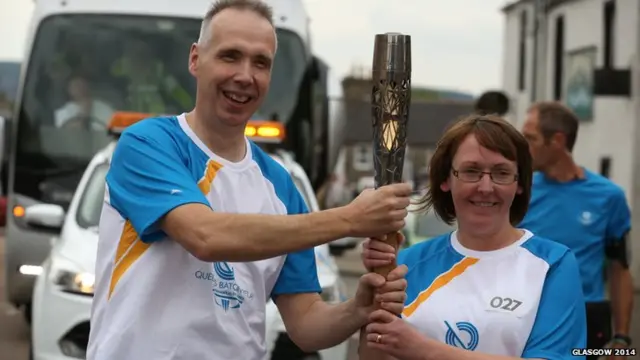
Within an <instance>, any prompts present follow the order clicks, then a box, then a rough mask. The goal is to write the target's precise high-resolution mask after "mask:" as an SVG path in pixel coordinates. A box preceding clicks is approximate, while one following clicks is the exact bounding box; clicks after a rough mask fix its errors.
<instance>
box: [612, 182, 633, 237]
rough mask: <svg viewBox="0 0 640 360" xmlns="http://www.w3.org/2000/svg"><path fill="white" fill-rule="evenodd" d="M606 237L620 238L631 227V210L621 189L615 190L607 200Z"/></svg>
mask: <svg viewBox="0 0 640 360" xmlns="http://www.w3.org/2000/svg"><path fill="white" fill-rule="evenodd" d="M607 213H608V214H609V216H610V217H609V222H608V223H607V235H606V237H607V239H608V240H620V239H622V237H623V236H624V235H625V234H626V233H627V232H628V231H629V230H630V229H631V211H630V210H629V205H628V204H627V199H626V197H625V195H624V192H623V191H616V192H615V194H614V196H613V197H612V198H611V201H610V202H609V211H607Z"/></svg>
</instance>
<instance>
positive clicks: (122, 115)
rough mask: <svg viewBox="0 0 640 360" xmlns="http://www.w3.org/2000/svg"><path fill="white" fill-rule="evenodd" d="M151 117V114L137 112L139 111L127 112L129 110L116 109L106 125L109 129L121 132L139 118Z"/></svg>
mask: <svg viewBox="0 0 640 360" xmlns="http://www.w3.org/2000/svg"><path fill="white" fill-rule="evenodd" d="M148 117H151V114H148V113H139V112H129V111H118V112H115V113H114V114H113V116H111V120H110V121H109V126H108V127H107V128H108V129H109V131H112V132H115V133H121V132H122V131H123V130H124V129H125V128H127V127H128V126H131V125H133V124H135V123H137V122H138V121H140V120H143V119H146V118H148Z"/></svg>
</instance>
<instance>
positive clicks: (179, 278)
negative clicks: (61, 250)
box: [87, 115, 321, 360]
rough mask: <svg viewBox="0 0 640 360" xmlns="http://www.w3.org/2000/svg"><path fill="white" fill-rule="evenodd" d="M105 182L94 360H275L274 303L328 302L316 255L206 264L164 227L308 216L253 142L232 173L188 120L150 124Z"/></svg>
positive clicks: (122, 150) (133, 135)
mask: <svg viewBox="0 0 640 360" xmlns="http://www.w3.org/2000/svg"><path fill="white" fill-rule="evenodd" d="M106 182H107V187H106V189H105V201H104V205H103V210H102V217H101V219H100V229H99V231H100V240H99V245H98V257H97V264H96V291H95V296H94V300H93V308H92V317H91V334H90V339H89V348H88V355H87V358H88V359H90V360H113V359H118V360H140V359H153V360H169V359H171V360H177V359H185V360H187V359H188V360H193V359H207V360H229V359H252V360H254V359H256V360H257V359H266V358H267V354H266V347H265V311H266V303H267V301H268V300H269V298H270V297H275V296H277V295H281V294H290V293H303V292H320V290H321V289H320V285H319V282H318V278H317V270H316V264H315V256H314V250H313V249H309V250H305V251H300V252H297V253H292V254H288V255H286V256H279V257H276V258H272V259H267V260H262V261H254V262H246V263H234V262H216V263H209V262H203V261H200V260H198V259H197V258H196V257H194V256H193V255H191V254H190V253H189V252H187V251H186V250H185V249H184V248H183V247H181V246H180V245H179V244H178V243H177V242H175V241H172V240H171V239H169V238H168V237H167V235H166V234H165V233H163V232H162V231H161V230H160V229H159V227H158V223H159V220H160V219H161V218H162V217H163V216H164V215H165V214H167V213H168V212H169V211H171V210H172V209H174V208H176V207H178V206H181V205H184V204H188V203H201V204H204V205H206V206H209V207H211V208H212V209H213V211H220V212H228V213H261V214H283V215H284V214H299V213H305V212H307V211H308V210H307V207H306V205H305V203H304V200H303V198H302V196H301V195H300V193H299V192H298V190H297V188H296V187H295V185H294V183H293V181H292V179H291V177H290V175H289V173H288V172H287V171H286V170H285V169H284V168H283V167H282V166H281V165H280V164H278V163H277V162H276V161H275V160H273V159H272V158H271V157H270V156H269V155H268V154H266V153H265V152H263V151H262V150H261V149H260V148H259V147H257V146H256V145H255V144H254V143H252V142H250V141H249V140H247V154H246V156H245V158H244V159H243V160H242V161H240V162H237V163H233V162H229V161H226V160H225V159H222V158H220V157H218V156H216V155H215V154H213V153H212V152H211V151H210V150H209V149H208V148H207V147H206V146H205V145H204V144H203V143H202V142H201V141H200V139H199V138H198V137H197V136H196V135H195V134H194V133H193V131H192V130H191V128H190V127H189V125H188V124H187V122H186V118H185V116H184V115H181V116H178V117H160V118H151V119H146V120H143V121H141V122H139V123H137V124H135V125H132V126H130V127H129V128H128V129H126V131H124V133H123V134H122V136H121V138H120V139H119V141H118V144H117V146H116V149H115V151H114V154H113V158H112V160H111V167H110V170H109V173H108V174H107V181H106Z"/></svg>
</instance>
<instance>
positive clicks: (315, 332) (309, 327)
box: [287, 299, 367, 352]
mask: <svg viewBox="0 0 640 360" xmlns="http://www.w3.org/2000/svg"><path fill="white" fill-rule="evenodd" d="M296 320H297V321H296V323H295V325H294V326H291V327H289V326H288V327H287V332H289V336H290V337H291V338H292V340H293V341H294V342H295V343H296V345H298V346H299V347H300V348H301V349H302V350H304V351H307V352H311V351H318V350H321V349H327V348H330V347H333V346H336V345H338V344H340V343H342V342H344V341H346V340H347V339H349V337H351V336H352V335H353V334H354V333H355V332H356V331H358V329H360V328H361V327H362V326H364V325H365V324H366V322H367V316H366V314H364V313H362V312H361V311H358V310H357V308H356V306H355V302H354V300H353V299H351V300H348V301H345V302H343V303H340V304H337V305H331V304H327V303H326V302H324V301H321V300H319V301H316V302H315V303H314V304H313V305H312V306H310V307H309V310H308V311H307V312H306V314H304V316H301V317H300V318H299V320H298V319H296Z"/></svg>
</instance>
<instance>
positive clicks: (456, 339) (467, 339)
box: [444, 321, 480, 351]
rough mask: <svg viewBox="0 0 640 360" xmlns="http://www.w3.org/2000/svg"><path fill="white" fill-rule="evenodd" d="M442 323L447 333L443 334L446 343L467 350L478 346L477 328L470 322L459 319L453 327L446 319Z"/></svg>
mask: <svg viewBox="0 0 640 360" xmlns="http://www.w3.org/2000/svg"><path fill="white" fill-rule="evenodd" d="M444 324H445V325H446V326H447V333H446V334H445V336H444V340H445V342H446V343H447V345H450V346H455V347H457V348H461V349H465V350H469V351H473V350H475V349H476V348H477V347H478V342H479V341H480V335H479V334H478V329H477V328H476V327H475V326H473V324H472V323H470V322H466V321H460V322H457V323H456V324H455V328H454V327H453V326H452V325H451V324H450V323H449V322H447V321H445V322H444Z"/></svg>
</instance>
